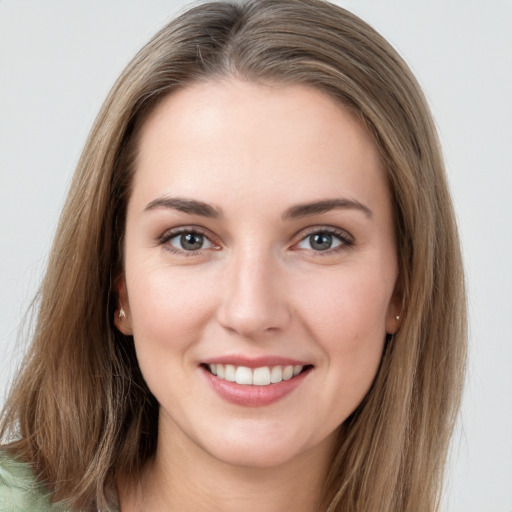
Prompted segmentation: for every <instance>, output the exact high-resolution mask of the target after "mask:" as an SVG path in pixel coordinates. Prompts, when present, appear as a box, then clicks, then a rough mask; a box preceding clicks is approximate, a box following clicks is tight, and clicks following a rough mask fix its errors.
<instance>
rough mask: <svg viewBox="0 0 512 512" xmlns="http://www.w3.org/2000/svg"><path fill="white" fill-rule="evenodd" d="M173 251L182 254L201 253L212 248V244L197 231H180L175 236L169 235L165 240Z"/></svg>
mask: <svg viewBox="0 0 512 512" xmlns="http://www.w3.org/2000/svg"><path fill="white" fill-rule="evenodd" d="M167 244H169V245H170V246H171V247H172V248H173V249H176V250H178V251H184V252H194V251H201V250H204V249H210V248H212V247H213V244H212V242H211V241H210V240H209V239H208V238H207V237H206V236H204V235H203V234H202V233H198V232H197V231H182V232H180V233H177V234H171V236H169V238H168V239H167Z"/></svg>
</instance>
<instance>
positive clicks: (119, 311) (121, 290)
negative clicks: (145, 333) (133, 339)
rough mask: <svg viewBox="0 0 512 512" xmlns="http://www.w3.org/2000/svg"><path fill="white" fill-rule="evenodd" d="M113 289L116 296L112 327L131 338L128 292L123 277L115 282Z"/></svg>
mask: <svg viewBox="0 0 512 512" xmlns="http://www.w3.org/2000/svg"><path fill="white" fill-rule="evenodd" d="M114 288H115V290H116V295H117V308H116V311H115V313H114V325H115V326H116V327H117V329H118V330H119V331H120V332H122V333H123V334H125V335H126V336H131V335H132V334H133V329H132V321H131V312H130V303H129V301H128V292H127V290H126V281H125V279H124V275H122V276H121V277H120V278H119V279H118V280H117V281H116V283H115V286H114Z"/></svg>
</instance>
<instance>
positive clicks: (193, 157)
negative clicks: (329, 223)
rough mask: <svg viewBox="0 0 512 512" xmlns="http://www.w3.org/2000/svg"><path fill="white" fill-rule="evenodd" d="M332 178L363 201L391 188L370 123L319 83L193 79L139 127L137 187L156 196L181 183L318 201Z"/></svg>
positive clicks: (182, 187) (193, 188)
mask: <svg viewBox="0 0 512 512" xmlns="http://www.w3.org/2000/svg"><path fill="white" fill-rule="evenodd" d="M334 183H336V184H340V185H342V186H343V188H344V189H345V190H346V191H347V193H348V194H355V193H357V194H358V195H359V196H360V199H361V200H365V199H366V200H370V199H371V198H370V197H368V196H372V194H373V195H374V192H375V191H377V192H378V191H379V190H374V189H379V188H380V189H384V191H385V190H386V189H387V182H386V177H385V170H384V167H383V165H382V162H381V159H380V157H379V152H378V150H377V148H376V146H375V144H374V142H373V140H372V139H371V136H370V135H369V134H368V132H367V131H366V129H365V128H364V126H363V124H362V122H361V121H360V120H359V119H357V118H356V117H355V115H354V114H353V113H351V112H349V111H348V110H347V109H346V108H345V107H344V106H342V105H341V103H339V102H338V101H336V100H335V99H333V98H332V97H331V96H329V95H327V94H326V93H324V92H322V91H320V90H317V89H314V88H312V87H308V86H303V85H282V84H272V85H262V84H254V83H250V82H244V81H239V80H234V79H233V80H223V81H211V82H202V83H197V84H193V85H190V86H188V87H185V88H183V89H181V90H179V91H176V92H174V93H172V94H170V95H169V96H167V97H166V98H164V99H163V100H162V102H161V103H160V104H159V105H158V106H157V107H156V108H155V110H154V111H153V112H152V114H151V115H150V116H149V118H148V119H147V121H146V122H145V123H144V125H143V126H142V129H141V132H140V134H139V146H138V156H137V162H136V173H135V182H134V191H138V192H140V193H141V194H142V195H144V196H146V197H147V199H148V200H150V197H149V196H151V195H155V194H157V193H159V194H162V193H172V194H175V193H176V190H177V191H178V192H179V193H180V194H181V195H186V196H192V197H195V196H197V194H199V195H206V196H211V197H205V198H204V199H208V200H215V199H216V198H220V199H222V198H223V197H224V195H223V192H226V193H227V192H229V193H231V194H236V195H237V196H244V195H245V198H246V200H247V201H250V200H251V199H252V198H254V197H255V195H256V194H257V193H260V194H262V195H265V193H267V194H269V193H270V192H271V191H272V189H280V193H281V194H284V193H289V194H291V195H293V198H294V199H295V200H296V201H300V200H302V199H303V200H311V199H315V198H314V197H311V195H312V194H313V195H315V194H316V195H318V196H319V198H322V197H324V196H326V195H329V194H331V193H332V187H333V184H334ZM248 186H249V188H250V190H248V189H247V187H248ZM215 192H218V193H217V194H215ZM380 193H381V194H382V190H380ZM141 194H138V195H141ZM214 196H218V197H214ZM303 196H304V197H303ZM306 196H307V197H306ZM285 200H286V198H285V197H283V201H285Z"/></svg>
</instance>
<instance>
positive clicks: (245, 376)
mask: <svg viewBox="0 0 512 512" xmlns="http://www.w3.org/2000/svg"><path fill="white" fill-rule="evenodd" d="M235 381H236V383H237V384H252V370H251V369H250V368H247V367H246V366H239V367H238V368H237V369H236V373H235Z"/></svg>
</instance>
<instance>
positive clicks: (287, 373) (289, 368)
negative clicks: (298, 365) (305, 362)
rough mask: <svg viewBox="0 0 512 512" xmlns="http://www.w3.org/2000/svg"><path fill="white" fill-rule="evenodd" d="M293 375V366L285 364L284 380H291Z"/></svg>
mask: <svg viewBox="0 0 512 512" xmlns="http://www.w3.org/2000/svg"><path fill="white" fill-rule="evenodd" d="M292 377H293V366H285V367H284V370H283V380H290V379H291V378H292Z"/></svg>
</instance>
